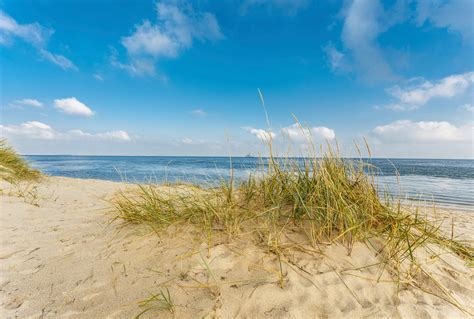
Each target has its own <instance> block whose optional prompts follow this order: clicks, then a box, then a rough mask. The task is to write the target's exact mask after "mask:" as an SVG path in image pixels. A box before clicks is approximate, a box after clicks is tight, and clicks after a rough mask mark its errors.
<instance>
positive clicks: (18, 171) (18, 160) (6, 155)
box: [0, 139, 41, 183]
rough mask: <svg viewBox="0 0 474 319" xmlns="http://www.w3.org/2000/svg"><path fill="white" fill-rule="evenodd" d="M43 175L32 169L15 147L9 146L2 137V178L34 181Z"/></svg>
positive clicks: (0, 144)
mask: <svg viewBox="0 0 474 319" xmlns="http://www.w3.org/2000/svg"><path fill="white" fill-rule="evenodd" d="M40 176H41V174H40V172H39V171H37V170H35V169H32V168H31V167H30V165H29V164H28V162H26V161H25V160H24V159H23V158H22V157H21V156H20V155H18V153H16V152H15V150H14V149H13V148H11V147H10V146H8V143H7V141H6V140H5V139H0V179H2V180H5V181H7V182H9V183H14V182H20V181H25V180H29V181H33V180H36V179H38V178H39V177H40Z"/></svg>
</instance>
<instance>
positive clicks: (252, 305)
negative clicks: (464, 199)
mask: <svg viewBox="0 0 474 319" xmlns="http://www.w3.org/2000/svg"><path fill="white" fill-rule="evenodd" d="M32 187H36V188H35V189H32V188H30V190H31V192H30V195H29V196H26V198H25V197H24V196H23V197H22V196H18V194H15V192H16V191H15V190H14V189H13V188H12V186H11V185H9V184H7V183H5V182H2V184H1V189H2V195H1V214H0V238H1V241H2V242H1V246H0V268H1V279H0V292H1V300H0V316H1V317H2V318H15V317H18V318H26V317H31V318H43V317H46V318H47V317H50V318H56V317H61V318H68V317H70V318H130V317H134V316H136V315H137V314H139V313H140V312H141V311H142V310H144V309H143V308H142V307H140V306H139V304H138V302H139V301H141V300H144V299H147V298H149V297H150V294H158V293H159V292H160V290H161V291H165V290H166V289H167V291H169V294H170V296H171V298H172V301H173V304H174V308H173V313H171V312H170V311H167V310H159V309H153V310H151V311H149V312H147V313H145V314H144V315H143V317H150V318H156V317H160V318H163V317H164V318H166V317H170V318H171V317H173V316H174V317H176V318H197V317H206V318H214V317H217V318H308V317H311V318H349V317H350V318H362V317H364V318H366V317H371V318H470V317H471V316H472V314H474V303H473V300H474V280H473V279H474V270H473V269H472V268H469V267H468V266H467V265H466V264H465V262H464V261H463V260H461V259H459V258H457V257H455V256H453V255H451V254H442V255H440V256H438V258H433V257H432V256H427V257H426V267H427V269H429V270H430V272H431V273H432V274H433V275H434V276H435V277H436V279H437V280H438V281H439V282H440V283H441V284H442V285H443V286H444V287H446V288H447V289H448V290H449V292H450V293H451V295H452V296H453V297H454V298H455V300H456V301H457V302H458V303H459V305H460V306H461V307H462V308H463V309H464V311H462V310H460V309H459V307H456V306H454V305H453V304H451V303H449V302H447V301H445V300H442V299H440V298H438V297H436V296H434V295H432V294H430V293H427V292H423V291H422V290H420V289H417V288H414V287H412V286H408V285H403V284H402V285H397V284H396V283H394V282H393V278H392V277H391V276H390V275H389V274H388V273H387V272H382V273H380V271H379V268H378V267H365V268H361V267H364V266H368V265H371V264H374V263H376V262H377V256H375V254H374V252H373V251H372V250H369V249H368V248H367V247H366V246H365V245H363V244H357V245H356V246H355V247H354V250H353V252H352V255H351V256H348V255H347V253H346V250H345V249H344V248H343V247H339V246H338V245H331V246H326V247H322V248H321V251H318V250H314V251H313V252H312V251H307V250H305V251H299V250H298V249H293V251H292V253H291V254H289V255H287V256H286V260H285V261H284V262H283V269H284V273H285V274H286V276H285V279H284V286H283V288H281V287H280V285H279V278H278V276H277V274H278V271H277V261H276V260H275V256H274V255H272V254H269V253H268V252H267V251H265V250H264V249H262V248H259V247H258V246H257V245H256V244H255V243H253V242H252V241H251V240H246V239H245V238H241V239H240V240H239V241H237V242H231V243H221V244H216V245H215V246H213V247H210V248H209V249H208V247H207V246H206V245H205V244H200V243H198V242H196V241H194V239H193V238H194V237H193V236H192V232H193V230H192V229H180V231H179V232H178V234H179V236H176V235H173V236H165V235H163V236H161V237H159V236H157V235H156V234H155V233H153V232H152V231H150V229H148V228H146V227H144V226H140V225H137V226H135V225H123V223H121V222H119V221H115V222H113V223H111V220H112V218H113V216H114V215H113V213H112V212H111V206H110V204H109V202H108V201H109V200H110V199H111V198H113V196H114V194H115V193H116V192H117V191H118V190H120V189H125V188H127V187H133V186H130V185H126V184H121V183H115V182H107V181H100V180H83V179H71V178H63V177H45V178H43V179H42V181H41V182H40V183H38V184H34V186H32ZM24 189H26V186H24ZM31 194H32V195H31ZM436 218H438V219H439V218H444V219H446V222H445V223H444V224H443V229H444V230H445V232H446V233H448V234H449V233H450V232H451V231H452V229H453V225H454V236H455V237H457V238H459V239H462V240H467V241H470V243H471V244H472V242H473V240H474V215H472V212H460V211H453V210H438V211H437V216H436ZM170 232H171V231H170ZM377 279H379V280H377ZM427 287H428V289H431V290H432V291H435V290H436V289H438V288H437V287H435V286H433V283H431V282H429V281H427Z"/></svg>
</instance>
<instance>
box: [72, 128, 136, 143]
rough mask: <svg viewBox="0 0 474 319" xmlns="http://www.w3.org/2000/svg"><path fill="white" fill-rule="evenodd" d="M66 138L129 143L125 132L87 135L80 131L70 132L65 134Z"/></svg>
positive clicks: (128, 137)
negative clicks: (75, 137)
mask: <svg viewBox="0 0 474 319" xmlns="http://www.w3.org/2000/svg"><path fill="white" fill-rule="evenodd" d="M66 135H67V136H72V137H74V136H77V137H85V138H92V139H104V140H118V141H130V140H131V138H130V135H128V133H127V132H125V131H121V130H120V131H108V132H104V133H95V134H93V133H87V132H84V131H82V130H70V131H68V132H67V134H66Z"/></svg>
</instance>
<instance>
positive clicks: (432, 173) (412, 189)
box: [26, 155, 474, 210]
mask: <svg viewBox="0 0 474 319" xmlns="http://www.w3.org/2000/svg"><path fill="white" fill-rule="evenodd" d="M26 158H27V159H28V160H29V161H30V162H31V163H32V166H34V167H35V168H38V169H40V170H41V171H42V172H44V173H45V174H48V175H53V176H67V177H75V178H94V179H103V180H111V181H121V180H127V181H128V182H147V181H150V180H151V181H153V182H158V183H160V182H174V181H183V180H184V181H189V182H194V183H199V184H210V183H212V181H215V180H217V179H224V180H228V179H229V178H230V170H229V167H230V160H229V158H228V157H167V156H166V157H165V156H47V155H39V156H38V155H35V156H26ZM370 161H371V162H372V164H374V165H375V166H377V167H378V168H379V169H380V177H379V183H380V184H382V185H384V187H386V188H387V189H388V190H389V192H390V193H392V194H394V195H397V196H402V197H403V198H405V199H406V200H419V201H423V202H428V203H431V202H433V201H434V202H436V203H437V205H438V206H446V207H451V206H453V207H461V208H463V209H469V210H474V160H441V159H371V160H370ZM260 163H261V162H260V161H259V160H258V159H256V158H247V157H240V158H232V166H233V168H234V176H235V178H236V179H243V178H245V177H247V176H248V175H249V174H250V173H251V172H253V171H254V170H255V168H256V167H259V164H260ZM397 172H398V177H397Z"/></svg>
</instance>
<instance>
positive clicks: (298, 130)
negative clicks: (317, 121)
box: [281, 123, 336, 142]
mask: <svg viewBox="0 0 474 319" xmlns="http://www.w3.org/2000/svg"><path fill="white" fill-rule="evenodd" d="M281 131H282V134H284V135H285V136H288V137H289V138H290V139H291V140H293V141H296V142H306V141H310V140H314V139H324V140H333V139H335V138H336V133H335V132H334V130H332V129H330V128H327V127H324V126H319V127H302V126H300V125H298V124H297V123H295V124H293V125H290V126H287V127H284V128H282V129H281Z"/></svg>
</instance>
